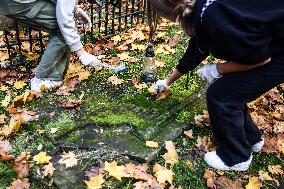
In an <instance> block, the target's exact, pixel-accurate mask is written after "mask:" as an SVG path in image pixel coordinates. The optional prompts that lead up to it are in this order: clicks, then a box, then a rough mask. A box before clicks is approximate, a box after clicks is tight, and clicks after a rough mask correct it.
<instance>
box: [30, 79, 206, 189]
mask: <svg viewBox="0 0 284 189" xmlns="http://www.w3.org/2000/svg"><path fill="white" fill-rule="evenodd" d="M193 79H194V80H195V85H196V86H195V87H192V88H190V89H189V90H185V91H186V93H185V94H173V93H172V94H170V95H169V96H168V97H167V98H166V99H163V100H161V101H156V99H155V98H153V97H152V96H151V95H150V94H149V92H148V91H147V89H145V90H138V89H136V88H135V87H134V86H133V84H132V83H131V81H128V82H127V81H126V82H124V83H123V84H122V85H118V86H114V85H111V84H110V83H108V82H107V78H103V77H99V76H98V74H94V76H92V78H91V79H89V80H88V81H86V82H82V83H81V84H79V85H78V86H77V88H76V90H75V91H74V94H75V96H76V95H77V96H80V94H81V93H82V91H84V98H83V102H82V104H81V105H80V111H76V110H64V109H63V108H62V107H60V106H59V104H58V103H57V101H56V100H54V99H57V98H61V97H56V96H53V95H51V97H50V98H43V99H41V100H38V101H37V102H35V103H36V106H35V109H36V112H37V113H38V114H40V120H39V121H37V122H36V123H35V124H36V125H37V127H39V128H41V129H45V130H47V131H50V129H51V128H57V129H58V131H57V132H56V133H53V134H52V133H50V132H47V133H48V137H49V138H52V140H54V141H56V145H57V147H58V149H60V150H61V152H62V151H75V152H80V153H81V154H88V153H89V154H90V153H93V156H92V157H96V158H98V159H100V160H101V161H104V160H112V159H116V156H117V157H119V159H120V161H124V160H126V161H136V162H149V161H151V160H152V159H153V158H154V157H155V156H157V155H158V154H159V152H160V151H161V150H162V148H163V145H164V142H165V141H167V140H175V139H176V138H177V137H178V136H179V135H181V134H182V133H183V131H184V129H186V128H190V127H191V126H192V122H193V120H194V119H193V118H194V115H195V114H196V113H199V112H201V111H202V110H203V109H204V108H205V103H204V100H203V99H204V88H205V86H203V84H202V83H199V82H197V80H196V79H195V78H193ZM48 99H53V100H51V101H50V100H48ZM146 141H156V142H158V143H159V147H158V148H149V147H147V146H146ZM55 154H57V155H55V158H53V161H54V164H55V166H56V169H57V170H56V172H55V173H54V175H53V178H54V182H55V184H56V185H57V187H58V188H63V189H65V188H70V187H71V188H72V189H75V188H83V187H84V186H85V184H84V183H83V180H84V179H86V178H84V171H86V170H87V169H88V167H89V166H90V165H91V163H88V162H87V163H86V161H85V160H86V159H88V158H83V160H82V161H81V162H80V165H78V166H75V167H74V168H68V169H65V168H64V167H63V166H62V165H59V164H58V163H56V162H57V160H58V159H59V158H60V157H58V154H60V153H59V152H55ZM61 154H62V153H61ZM96 154H97V155H96ZM81 156H84V155H81ZM94 159H95V158H94ZM89 164H90V165H89Z"/></svg>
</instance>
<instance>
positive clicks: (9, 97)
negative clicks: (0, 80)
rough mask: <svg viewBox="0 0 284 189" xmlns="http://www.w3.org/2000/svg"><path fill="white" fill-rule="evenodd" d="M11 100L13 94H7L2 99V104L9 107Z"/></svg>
mask: <svg viewBox="0 0 284 189" xmlns="http://www.w3.org/2000/svg"><path fill="white" fill-rule="evenodd" d="M10 102H11V96H10V95H6V96H5V98H4V99H3V100H2V101H1V106H3V107H7V106H8V105H9V104H10Z"/></svg>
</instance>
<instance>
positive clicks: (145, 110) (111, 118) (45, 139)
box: [0, 27, 284, 189]
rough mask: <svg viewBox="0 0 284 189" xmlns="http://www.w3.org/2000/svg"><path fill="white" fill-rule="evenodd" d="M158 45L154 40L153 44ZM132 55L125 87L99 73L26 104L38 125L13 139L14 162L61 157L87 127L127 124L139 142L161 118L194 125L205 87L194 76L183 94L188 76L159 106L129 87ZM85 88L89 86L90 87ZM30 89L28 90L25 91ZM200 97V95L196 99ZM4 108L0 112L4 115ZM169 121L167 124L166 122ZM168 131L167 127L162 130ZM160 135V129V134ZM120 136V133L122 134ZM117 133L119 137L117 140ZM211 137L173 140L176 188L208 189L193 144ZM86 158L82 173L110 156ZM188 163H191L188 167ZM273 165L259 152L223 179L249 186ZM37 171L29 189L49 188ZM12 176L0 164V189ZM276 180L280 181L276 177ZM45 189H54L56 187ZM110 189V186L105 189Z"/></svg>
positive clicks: (173, 60) (172, 61) (169, 61)
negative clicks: (24, 155) (63, 93)
mask: <svg viewBox="0 0 284 189" xmlns="http://www.w3.org/2000/svg"><path fill="white" fill-rule="evenodd" d="M179 32H180V30H179V29H178V27H171V28H170V29H169V30H168V31H167V34H166V36H167V37H168V38H170V37H173V36H177V35H180V34H179ZM180 37H181V42H180V43H179V44H178V45H177V46H176V47H175V50H176V52H175V53H174V54H170V55H165V54H158V55H157V56H156V57H157V58H159V59H161V60H162V61H164V62H165V63H166V64H165V67H164V68H159V69H157V75H158V77H159V78H161V79H163V78H165V77H167V76H168V75H169V74H170V73H171V71H172V69H173V68H174V67H175V65H176V64H177V62H178V59H179V58H180V57H181V56H182V54H183V53H184V50H185V48H186V47H187V43H188V40H189V39H188V38H187V37H185V36H183V35H180ZM160 42H161V41H156V42H155V45H157V44H159V43H160ZM117 53H118V52H117V51H116V50H110V51H108V52H106V54H108V55H112V56H115V55H116V54H117ZM130 56H133V57H136V58H141V60H140V61H139V62H137V63H135V64H133V63H127V62H125V63H126V64H127V66H128V69H127V70H126V71H125V72H122V73H119V74H118V77H119V78H123V80H124V81H125V83H124V84H122V85H120V86H113V85H111V84H109V83H108V82H107V81H106V80H107V78H108V77H110V76H111V75H113V73H112V72H111V71H102V72H99V73H93V74H92V76H91V77H90V78H89V79H88V81H84V82H82V83H81V84H79V85H78V86H77V88H76V90H75V92H74V93H73V94H72V95H71V96H69V97H59V96H57V95H55V94H53V93H51V92H49V93H47V94H45V95H44V97H43V98H41V99H39V100H34V101H33V102H32V103H30V104H28V105H27V107H26V108H28V109H30V110H33V111H36V112H38V113H40V116H41V117H40V120H39V121H35V122H32V123H30V124H28V125H25V126H23V127H22V128H21V129H20V132H19V133H17V134H16V135H15V136H13V137H11V139H10V142H11V143H12V151H11V154H13V155H14V156H15V157H16V156H18V155H19V154H20V153H21V152H23V151H29V152H31V153H32V155H35V154H36V153H37V152H38V151H47V152H48V153H49V154H50V155H54V156H55V155H56V154H57V153H58V152H63V151H64V149H62V148H61V147H60V146H59V143H60V141H61V140H62V139H67V141H68V142H70V143H76V142H78V141H80V140H81V138H80V135H79V134H80V133H78V132H77V130H78V129H80V128H86V127H88V125H89V124H99V125H110V126H113V125H124V124H128V126H129V124H130V126H131V127H133V129H134V130H135V134H136V135H137V136H139V137H140V138H142V139H143V140H146V139H151V138H153V136H152V135H155V133H154V134H153V133H152V135H151V134H150V135H149V136H147V135H146V133H147V132H148V131H149V130H151V128H154V129H156V126H157V125H162V124H163V122H165V119H168V118H171V120H170V121H171V122H172V123H173V125H174V124H176V125H183V124H186V125H191V126H193V125H192V123H190V124H189V122H190V121H193V117H194V115H196V114H197V113H200V112H201V110H202V109H205V108H206V107H205V104H204V103H203V102H202V99H203V98H204V97H203V95H204V94H203V93H202V92H204V88H206V85H205V84H203V83H201V81H200V80H199V79H198V78H197V77H196V76H195V75H194V74H193V76H192V77H191V78H190V79H189V84H188V89H186V87H185V84H186V75H185V76H183V77H182V78H181V79H179V80H178V81H177V82H176V83H175V84H174V85H173V86H172V87H171V95H170V96H169V97H168V98H166V99H164V100H163V101H161V102H157V101H156V100H155V99H154V98H153V97H151V96H150V95H149V92H148V91H147V90H137V89H136V88H135V87H134V86H133V85H132V84H131V80H132V78H133V76H135V77H137V78H140V77H141V76H142V74H141V67H142V64H143V61H142V60H143V57H144V55H143V54H142V53H138V52H131V53H130ZM89 86H93V88H90V87H89ZM27 87H28V86H27ZM82 91H84V92H85V95H84V98H83V103H82V105H81V110H82V111H78V112H77V111H75V110H72V109H71V110H64V109H62V108H60V107H59V106H58V103H57V101H58V100H62V99H69V98H79V96H80V95H81V94H82ZM199 93H200V94H199ZM4 97H5V94H4V93H3V92H0V101H1V100H3V99H4ZM191 98H192V101H194V102H196V103H198V100H200V104H201V106H197V107H195V106H193V107H189V106H184V104H185V105H186V104H187V103H188V102H189V101H190V100H191ZM4 112H5V111H4V110H3V109H1V110H0V113H4ZM166 121H167V120H166ZM130 126H129V127H130ZM52 128H57V129H58V131H57V132H55V133H51V129H52ZM165 129H166V128H165ZM158 131H160V130H158ZM120 132H121V133H123V131H120ZM121 133H120V135H119V136H121ZM117 134H118V131H115V130H106V131H105V132H104V133H103V135H105V136H106V137H109V138H111V137H116V135H117ZM208 135H209V136H211V135H212V133H211V131H210V128H203V129H200V128H195V127H193V136H194V139H189V138H188V137H186V136H185V135H182V136H180V137H179V138H177V139H176V140H175V141H174V143H175V145H176V149H177V152H178V153H179V156H180V159H181V161H180V162H179V163H178V164H176V165H175V166H174V167H173V170H174V172H175V177H174V185H175V186H176V187H179V186H180V187H182V188H184V189H185V188H193V189H202V188H207V186H206V180H205V179H204V178H203V174H204V172H205V170H206V169H208V168H209V167H208V166H207V165H206V164H205V162H204V161H203V159H202V157H203V152H202V151H201V150H200V149H198V148H197V147H196V139H197V138H198V137H202V136H208ZM92 142H93V145H95V144H97V143H98V142H99V140H98V139H96V138H95V139H93V141H92ZM77 152H78V153H80V155H81V157H82V158H83V159H84V161H82V163H81V164H80V171H82V172H83V171H85V170H86V169H87V168H88V166H89V165H92V164H95V163H97V162H96V160H97V159H98V158H100V157H98V156H100V155H101V156H103V155H105V154H108V153H109V152H108V149H103V150H102V151H100V152H99V151H92V152H89V151H87V150H86V149H84V150H81V151H80V150H79V149H78V151H77ZM116 155H117V154H115V153H114V154H110V156H108V157H105V158H106V159H107V158H110V157H115V156H116ZM155 162H158V163H161V164H163V163H164V161H163V158H162V157H161V156H157V157H156V158H155V159H154V160H153V161H151V162H150V164H151V165H154V163H155ZM189 162H191V163H189ZM270 164H273V165H276V164H279V165H284V160H283V159H281V157H280V158H278V157H275V156H274V155H266V154H263V153H259V154H255V156H254V161H253V164H252V166H251V167H250V169H249V170H248V172H247V173H241V174H239V173H236V172H226V173H225V176H227V177H229V178H232V179H234V178H237V177H238V178H239V177H241V178H243V179H244V180H243V181H244V185H245V184H246V183H247V181H248V177H247V176H246V175H257V174H258V171H259V170H267V166H268V165H270ZM38 169H39V168H38V166H36V165H34V164H33V163H31V179H30V180H31V183H32V186H31V188H34V189H39V188H48V187H47V186H48V181H49V180H48V179H47V180H45V179H42V178H40V177H39V176H38V175H37V171H38ZM15 177H16V173H15V172H14V171H13V169H12V168H11V162H0V189H4V188H6V187H7V186H9V184H10V183H11V182H12V181H13V180H14V179H15ZM277 179H280V180H281V178H280V177H278V178H277ZM282 179H283V177H282ZM133 183H134V181H133V180H131V179H125V180H123V181H122V182H121V183H120V186H118V187H117V188H121V189H130V188H133ZM49 188H56V186H55V185H52V186H50V187H49ZM109 188H112V186H109ZM263 188H266V189H272V188H276V185H275V182H272V181H271V182H270V181H266V182H265V183H264V186H263Z"/></svg>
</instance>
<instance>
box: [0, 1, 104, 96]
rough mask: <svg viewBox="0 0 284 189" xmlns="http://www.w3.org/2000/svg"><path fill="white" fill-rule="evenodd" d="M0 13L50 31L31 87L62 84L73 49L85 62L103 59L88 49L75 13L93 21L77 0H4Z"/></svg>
mask: <svg viewBox="0 0 284 189" xmlns="http://www.w3.org/2000/svg"><path fill="white" fill-rule="evenodd" d="M0 15H4V16H8V17H11V18H13V19H15V20H17V21H19V22H24V23H27V24H29V25H31V26H32V27H34V28H36V29H40V30H42V31H45V32H48V33H49V34H50V38H49V44H48V46H47V48H46V50H45V52H44V54H43V56H42V58H41V61H40V63H39V65H38V67H37V69H36V73H35V77H34V78H33V79H31V89H32V90H35V91H40V89H41V87H42V86H45V87H47V88H54V87H57V86H59V85H60V84H61V82H62V80H63V77H64V73H65V72H66V69H67V67H68V63H69V60H70V55H71V52H75V53H76V54H77V56H78V57H79V59H80V61H81V63H82V64H84V65H86V66H91V67H96V66H98V65H101V62H100V61H99V60H98V59H97V58H96V57H95V56H93V55H91V54H89V53H87V52H86V51H85V50H84V47H83V45H82V42H81V40H80V35H79V34H78V31H77V28H76V24H75V20H74V16H75V17H78V18H80V20H83V21H84V23H85V24H87V25H90V24H91V20H90V18H89V17H88V15H87V14H86V13H85V12H84V11H83V10H82V9H81V8H79V6H78V5H77V1H76V0H57V1H56V0H1V1H0Z"/></svg>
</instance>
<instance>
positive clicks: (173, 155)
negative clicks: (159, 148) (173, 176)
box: [162, 141, 179, 165]
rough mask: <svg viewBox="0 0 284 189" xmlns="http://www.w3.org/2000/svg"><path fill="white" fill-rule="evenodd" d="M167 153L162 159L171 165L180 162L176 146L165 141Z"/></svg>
mask: <svg viewBox="0 0 284 189" xmlns="http://www.w3.org/2000/svg"><path fill="white" fill-rule="evenodd" d="M165 144H166V147H165V148H166V149H167V151H168V152H167V153H165V154H164V155H162V157H163V158H164V159H165V161H166V163H169V164H171V165H173V164H175V163H178V162H179V157H178V154H177V152H176V148H175V146H174V143H173V142H172V141H165Z"/></svg>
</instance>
